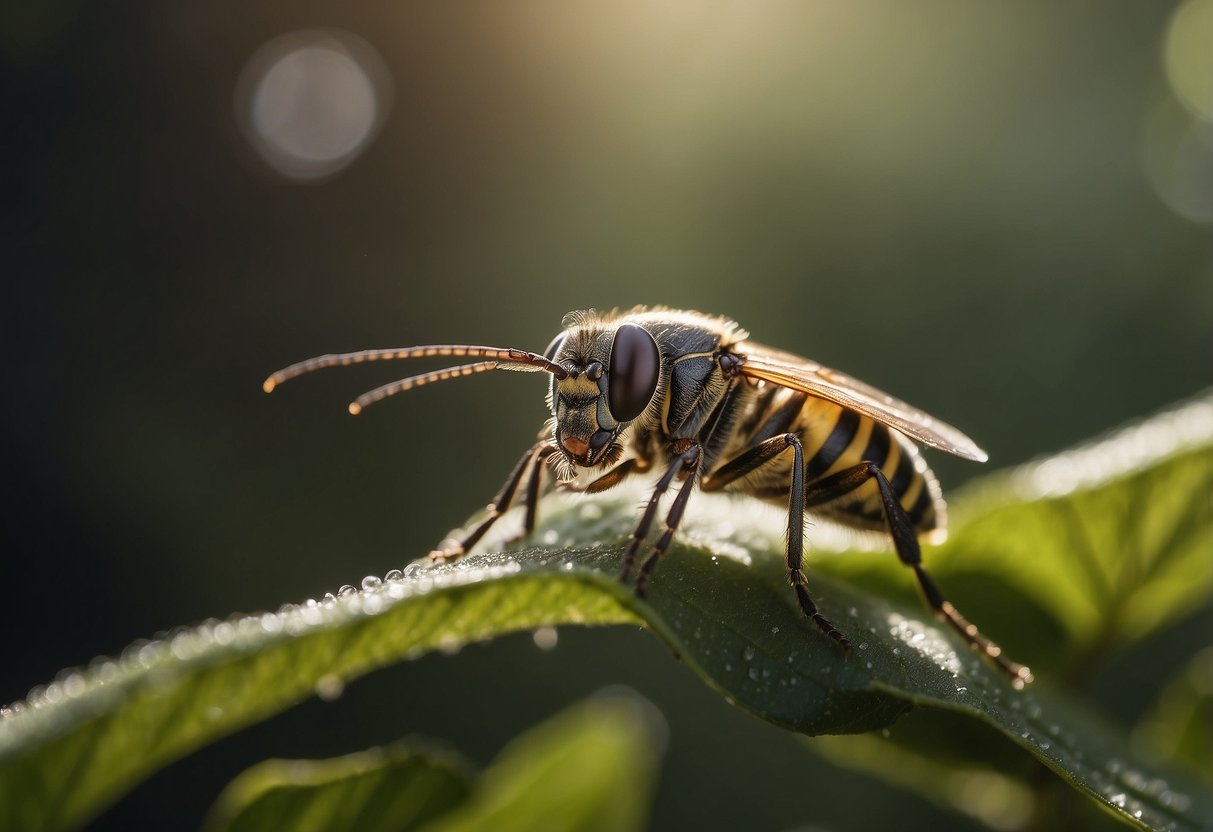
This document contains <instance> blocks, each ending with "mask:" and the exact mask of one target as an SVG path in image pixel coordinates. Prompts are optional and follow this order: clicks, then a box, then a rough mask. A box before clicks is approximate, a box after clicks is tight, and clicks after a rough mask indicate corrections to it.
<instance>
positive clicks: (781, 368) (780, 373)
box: [264, 307, 1032, 687]
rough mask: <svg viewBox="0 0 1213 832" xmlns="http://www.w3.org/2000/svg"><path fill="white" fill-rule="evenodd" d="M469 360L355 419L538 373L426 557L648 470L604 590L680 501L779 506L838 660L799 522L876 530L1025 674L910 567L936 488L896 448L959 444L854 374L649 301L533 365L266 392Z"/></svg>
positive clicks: (976, 456) (984, 645)
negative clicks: (509, 435)
mask: <svg viewBox="0 0 1213 832" xmlns="http://www.w3.org/2000/svg"><path fill="white" fill-rule="evenodd" d="M428 357H457V358H468V359H474V360H473V361H472V362H471V363H466V364H460V365H458V366H454V367H448V368H446V369H442V370H435V371H433V372H428V373H423V374H421V375H415V376H410V377H408V378H404V379H400V380H399V381H394V382H392V383H390V384H386V385H384V386H382V387H379V388H376V389H374V390H371V391H370V392H368V393H364V394H363V395H361V396H359V397H358V398H357V399H356V400H354V402H352V403H351V404H350V406H349V410H350V412H351V413H354V414H357V413H359V412H361V411H362V410H363V408H365V407H367V406H369V405H371V404H374V403H375V402H378V401H381V400H383V399H385V398H387V397H389V396H392V395H395V394H397V393H402V392H404V391H406V390H411V389H413V388H416V387H421V386H422V385H425V384H432V383H433V382H437V381H446V380H448V379H452V378H458V377H460V376H468V375H473V374H475V373H482V372H487V371H489V370H518V371H523V372H546V373H548V374H550V375H551V385H550V387H549V389H548V395H547V403H548V407H549V409H550V411H551V414H552V415H551V418H549V419H548V420H547V422H546V423H545V425H544V427H543V429H542V431H541V432H540V434H539V440H538V441H537V442H536V443H535V444H534V445H533V446H532V447H530V448H528V449H527V451H526V452H525V453H524V454H523V455H522V457H521V459H519V460H518V463H517V464H516V465H515V466H514V468H513V470H512V471H511V472H510V474H509V476H508V477H507V478H506V481H505V484H504V485H503V486H502V487H501V490H500V491H499V492H498V493H497V495H496V496H495V497H494V498H493V501H492V502H491V503H490V504H489V506H488V511H487V513H486V515H485V517H484V518H483V519H482V520H481V521H480V522H479V524H477V525H476V526H474V527H473V528H472V529H471V530H470V531H468V532H466V534H465V535H464V537H463V538H462V539H461V540H458V541H453V542H452V543H453V545H449V546H448V547H447V548H444V549H441V550H438V551H435V552H433V553H431V558H433V559H435V560H448V559H453V558H458V557H461V556H462V555H463V554H464V553H466V552H467V551H468V550H469V549H470V548H471V547H472V546H473V545H475V543H476V542H477V541H478V540H480V538H481V537H482V536H483V535H484V534H485V532H487V531H488V530H489V528H490V527H491V526H492V525H493V524H494V523H495V522H496V521H497V519H498V518H499V517H501V515H502V514H503V513H504V512H505V511H506V510H507V509H508V508H509V507H510V504H511V503H512V502H513V501H514V498H515V496H516V495H517V494H518V492H519V490H520V489H521V490H523V491H524V495H523V501H524V504H525V515H524V520H523V527H524V531H523V535H524V536H526V535H529V534H530V533H531V532H532V531H533V530H534V528H535V520H536V512H537V509H538V503H539V496H540V493H541V491H542V490H543V484H544V483H543V480H544V474H545V470H546V469H547V468H549V467H550V468H552V469H553V470H554V472H555V475H556V481H557V483H558V485H559V487H561V488H564V489H568V490H573V491H580V492H586V493H596V492H600V491H604V490H606V489H609V488H611V487H613V486H615V485H618V484H619V483H620V482H621V481H623V480H624V479H625V478H627V477H630V476H633V475H636V474H642V473H644V472H646V471H650V470H652V469H656V472H658V473H659V476H658V477H657V479H656V485H655V486H654V487H653V491H652V494H651V496H650V498H649V500H648V502H647V504H646V505H645V508H644V511H643V512H642V514H641V516H640V520H639V522H638V523H637V524H636V528H635V530H634V531H633V532H632V535H631V540H630V543H629V545H628V548H627V551H626V553H625V555H624V558H623V564H622V568H621V571H620V575H619V578H620V580H621V581H624V582H627V581H628V580H629V579H630V577H631V575H632V572H633V571H636V566H637V560H638V556H639V555H640V554H641V553H642V552H643V553H644V554H645V557H644V558H643V559H641V560H640V562H639V570H638V571H637V574H636V579H635V591H636V593H637V594H638V595H640V596H643V595H644V593H645V587H646V584H647V582H648V580H649V577H650V576H651V575H652V574H653V570H654V568H655V567H656V566H657V564H658V562H659V561H660V560H661V558H662V556H663V555H664V554H665V552H666V550H667V549H668V548H669V546H670V541H671V540H672V538H673V537H674V534H675V532H676V531H677V529H678V525H679V522H680V521H681V520H682V516H683V513H684V510H685V509H686V505H687V501H688V500H689V499H690V497H691V493H692V492H693V491H694V490H695V489H696V488H698V489H700V490H702V491H726V492H728V491H732V492H739V493H743V494H748V495H751V496H754V497H757V498H759V499H762V500H766V501H770V502H775V503H779V504H786V505H787V506H788V529H787V552H786V558H787V561H786V563H787V575H788V581H789V583H790V584H791V586H792V589H793V590H794V591H795V593H796V599H797V601H798V603H799V606H800V609H801V610H802V611H803V612H804V614H805V615H806V616H808V617H809V618H810V619H811V620H812V621H813V623H814V624H816V625H817V627H818V628H820V630H821V631H822V632H823V633H824V634H825V635H826V636H828V637H829V638H831V639H832V640H833V641H834V642H836V643H837V644H838V646H839V647H841V648H842V649H843V650H844V651H846V652H848V653H849V652H850V650H851V642H850V639H848V638H847V636H846V635H844V634H843V633H842V632H841V631H840V630H839V629H838V628H837V627H835V626H834V625H833V624H832V623H831V622H830V621H829V619H827V618H826V617H825V616H824V615H822V613H821V612H820V611H819V610H818V608H817V605H816V603H814V601H813V599H812V597H811V596H810V594H809V589H808V580H807V578H806V577H805V573H804V570H803V568H802V566H803V558H804V523H805V515H806V512H808V513H811V514H815V515H818V516H823V517H826V518H829V519H831V520H833V521H835V522H838V523H841V524H843V525H845V526H848V527H851V528H854V529H860V530H868V531H876V532H882V533H883V532H887V533H888V534H889V535H890V536H891V538H892V540H893V545H894V548H895V549H896V552H897V555H898V557H899V558H900V559H901V562H902V563H903V564H905V565H906V566H908V567H909V568H910V569H912V570H913V571H914V575H915V577H916V578H917V579H918V585H919V587H920V589H921V590H922V594H923V596H924V598H925V599H926V602H927V604H928V605H929V606H930V607H931V609H932V610H934V611H935V612H936V613H937V614H938V615H940V616H942V618H943V619H944V620H946V621H947V622H948V623H949V624H950V625H951V626H952V627H953V628H955V629H956V631H957V632H959V633H960V634H961V636H963V637H964V639H965V640H966V641H967V642H968V643H969V644H970V645H972V646H973V647H974V648H976V649H978V650H980V651H981V652H983V653H985V654H986V655H987V656H988V657H990V659H992V660H993V661H994V662H995V663H996V664H997V665H998V666H999V667H1000V668H1001V669H1002V670H1003V671H1005V672H1006V673H1007V674H1008V675H1009V676H1010V677H1011V680H1012V683H1013V684H1014V685H1015V686H1016V687H1023V685H1024V684H1025V683H1027V682H1029V681H1031V679H1032V673H1031V671H1030V670H1029V669H1028V668H1027V667H1026V666H1024V665H1022V664H1018V663H1017V662H1013V661H1011V660H1009V659H1008V658H1007V657H1006V656H1005V655H1004V654H1003V651H1002V650H1001V648H999V647H998V646H997V645H996V644H994V643H993V642H991V641H990V640H989V639H987V638H986V637H985V636H983V635H982V634H981V633H980V632H979V631H978V629H977V628H976V627H975V626H974V625H972V624H970V623H969V622H968V621H967V620H966V619H965V618H964V616H962V615H961V614H960V612H959V611H958V610H957V609H956V607H954V606H953V605H952V604H951V602H949V601H948V600H947V599H946V598H945V597H944V594H943V592H942V591H941V590H940V589H939V586H938V585H937V584H936V583H935V581H934V579H932V578H931V576H930V575H929V574H928V573H927V571H926V569H925V568H924V567H923V565H922V554H921V550H920V546H919V538H920V537H927V538H931V537H938V536H941V535H942V534H943V533H944V530H945V525H946V519H945V506H944V502H943V498H942V495H941V492H940V488H939V484H938V482H937V481H936V479H935V477H934V475H933V474H932V473H931V471H930V469H929V468H928V467H927V465H926V463H925V462H924V460H923V458H922V456H921V454H920V453H919V451H918V448H917V447H916V445H915V444H914V443H913V442H912V441H911V440H917V441H918V442H921V443H922V444H924V445H927V446H929V447H933V448H938V449H940V450H943V451H947V452H948V453H952V454H955V455H957V456H960V457H963V458H965V459H970V460H975V461H978V462H984V461H985V460H986V454H985V452H984V451H982V450H981V449H980V448H978V447H977V445H975V444H974V443H973V441H972V440H971V439H969V438H968V437H967V436H965V435H964V434H963V433H961V432H960V431H958V430H957V429H956V428H953V427H951V426H950V425H947V424H945V423H943V422H941V421H939V420H937V419H935V418H933V417H932V416H929V415H927V414H926V413H923V412H922V411H920V410H918V409H916V408H914V407H911V406H910V405H908V404H906V403H904V402H902V401H899V400H898V399H895V398H893V397H892V396H889V395H888V394H886V393H882V392H881V391H879V390H877V389H875V388H874V387H871V386H869V385H867V384H865V383H863V382H862V381H859V380H858V379H855V378H852V377H850V376H848V375H845V374H843V373H840V372H838V371H836V370H831V369H829V368H827V367H823V366H821V365H820V364H817V363H816V362H813V361H810V360H808V359H806V358H801V357H800V356H797V355H792V354H790V353H786V352H781V351H779V350H775V349H771V348H770V347H765V346H762V345H761V344H757V343H755V342H753V341H751V340H749V333H747V332H745V331H744V330H742V329H741V328H740V327H739V326H738V325H737V324H735V323H734V322H732V321H730V320H728V319H725V318H717V317H711V316H708V315H703V314H700V313H698V312H688V311H678V310H673V309H666V308H659V307H652V308H646V307H637V308H635V309H631V310H629V311H625V312H618V311H616V312H612V313H609V314H599V313H596V312H593V311H589V312H573V313H570V314H569V315H568V316H566V318H565V320H564V330H563V331H562V332H560V333H559V334H558V335H557V336H556V337H555V338H554V339H553V340H552V342H551V343H550V344H549V345H548V347H547V349H546V350H545V351H544V353H543V354H542V355H540V354H537V353H532V352H527V351H526V350H520V349H512V348H500V347H478V346H468V345H449V346H419V347H405V348H402V349H379V350H365V351H361V352H351V353H342V354H335V355H323V356H319V357H317V358H312V359H309V360H307V361H302V362H299V363H298V364H293V365H291V366H290V367H286V368H284V369H282V370H279V371H278V372H276V373H274V374H273V375H272V376H270V377H269V378H268V379H266V381H265V384H264V389H265V391H266V392H267V393H268V392H270V391H272V390H273V389H274V388H275V387H276V386H278V385H279V384H281V383H283V382H285V381H287V380H289V379H292V378H295V377H296V376H300V375H302V374H304V373H308V372H311V371H313V370H319V369H321V368H324V367H333V366H344V365H349V364H358V363H362V362H366V361H383V360H390V359H405V358H428ZM672 489H676V492H677V493H676V494H675V496H674V498H673V500H672V502H671V503H670V505H669V508H668V509H667V511H666V513H665V516H664V528H663V530H662V532H661V534H660V535H659V536H658V537H657V539H656V541H655V542H653V543H651V544H649V545H648V546H647V547H646V544H645V541H646V540H648V537H649V532H650V530H651V528H652V526H653V523H654V521H655V519H656V518H657V516H658V514H659V509H660V504H661V501H662V498H663V497H664V496H665V495H666V494H667V492H669V491H671V490H672Z"/></svg>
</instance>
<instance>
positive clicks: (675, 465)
mask: <svg viewBox="0 0 1213 832" xmlns="http://www.w3.org/2000/svg"><path fill="white" fill-rule="evenodd" d="M692 448H693V449H694V451H695V455H694V462H695V464H696V465H698V463H699V446H698V445H694V446H692ZM688 454H690V451H689V450H688V451H686V452H684V453H681V454H679V455H678V456H676V457H674V461H673V462H671V463H670V467H669V468H668V469H666V472H665V474H663V475H662V477H661V479H660V480H659V481H658V482H657V485H656V486H655V487H654V488H653V494H652V496H650V497H649V502H648V505H646V506H645V508H644V514H642V515H641V516H640V522H639V523H637V524H636V528H635V529H634V530H633V531H632V544H631V545H630V546H628V551H627V554H626V555H624V556H623V569H622V570H621V571H620V572H619V580H620V581H621V582H623V583H627V580H628V577H629V576H630V575H631V574H632V565H633V564H635V562H636V552H637V550H639V549H640V544H641V543H642V542H644V539H645V537H646V536H647V535H648V533H649V527H650V526H652V525H653V517H654V516H656V514H657V504H658V503H660V502H661V498H662V496H663V495H664V494H665V492H666V491H668V490H669V488H670V483H672V482H673V481H674V477H676V476H678V472H679V471H681V470H682V469H683V467H684V466H685V465H686V464H687V462H688V460H687V456H688ZM682 490H683V491H685V490H686V486H683V489H682ZM680 496H681V492H680ZM683 502H684V504H685V502H686V501H685V500H683ZM650 571H651V570H650Z"/></svg>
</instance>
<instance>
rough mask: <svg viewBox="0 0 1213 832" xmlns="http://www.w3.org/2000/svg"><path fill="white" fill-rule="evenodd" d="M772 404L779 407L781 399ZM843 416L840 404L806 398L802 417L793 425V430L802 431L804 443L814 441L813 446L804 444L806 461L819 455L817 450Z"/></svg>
mask: <svg viewBox="0 0 1213 832" xmlns="http://www.w3.org/2000/svg"><path fill="white" fill-rule="evenodd" d="M772 406H773V407H778V406H779V401H778V400H776V401H775V402H773V403H772ZM841 418H842V408H841V407H839V406H838V405H836V404H831V403H830V402H827V401H825V400H824V399H814V398H808V399H806V400H805V403H804V407H802V408H801V410H800V417H799V418H798V419H797V420H796V423H794V424H793V425H792V430H794V431H798V432H799V433H800V436H801V442H802V443H805V442H806V440H807V442H812V443H813V444H812V446H810V445H808V444H807V443H806V444H804V447H803V450H804V458H805V460H806V461H807V460H810V459H812V458H813V457H815V456H817V452H818V451H820V450H821V446H822V445H824V444H825V443H826V440H827V439H829V437H830V434H831V433H833V432H834V428H835V426H836V425H837V424H838V420H839V419H841Z"/></svg>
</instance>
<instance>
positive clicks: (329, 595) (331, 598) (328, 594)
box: [321, 592, 337, 604]
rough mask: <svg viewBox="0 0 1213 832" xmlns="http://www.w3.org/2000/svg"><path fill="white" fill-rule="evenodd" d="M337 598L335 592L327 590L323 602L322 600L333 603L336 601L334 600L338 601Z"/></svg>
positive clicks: (325, 602)
mask: <svg viewBox="0 0 1213 832" xmlns="http://www.w3.org/2000/svg"><path fill="white" fill-rule="evenodd" d="M336 600H337V596H336V595H334V594H333V593H331V592H326V593H324V599H323V600H322V602H321V603H324V604H331V603H333V602H334V601H336Z"/></svg>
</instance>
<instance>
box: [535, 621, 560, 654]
mask: <svg viewBox="0 0 1213 832" xmlns="http://www.w3.org/2000/svg"><path fill="white" fill-rule="evenodd" d="M531 639H532V640H533V641H534V642H535V646H536V647H538V648H539V649H540V650H551V649H552V648H553V647H555V646H556V643H557V641H559V640H560V634H559V633H558V632H557V631H556V628H555V627H539V628H537V629H536V630H535V632H533V633H531Z"/></svg>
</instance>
